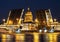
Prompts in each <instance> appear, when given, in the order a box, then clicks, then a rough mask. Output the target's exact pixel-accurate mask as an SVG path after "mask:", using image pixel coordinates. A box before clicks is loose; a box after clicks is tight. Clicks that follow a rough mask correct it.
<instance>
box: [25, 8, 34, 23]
mask: <svg viewBox="0 0 60 42" xmlns="http://www.w3.org/2000/svg"><path fill="white" fill-rule="evenodd" d="M24 22H33V15H32V12H31V11H30V8H28V9H27V11H26V12H25V16H24Z"/></svg>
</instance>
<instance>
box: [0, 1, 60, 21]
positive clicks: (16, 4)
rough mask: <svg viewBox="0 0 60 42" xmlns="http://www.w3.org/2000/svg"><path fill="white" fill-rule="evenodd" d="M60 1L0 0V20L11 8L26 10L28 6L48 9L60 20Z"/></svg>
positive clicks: (34, 8) (32, 9)
mask: <svg viewBox="0 0 60 42" xmlns="http://www.w3.org/2000/svg"><path fill="white" fill-rule="evenodd" d="M59 3H60V1H58V0H57V1H56V0H55V1H53V0H46V1H44V0H8V1H7V0H1V1H0V21H2V19H3V18H5V19H7V17H8V14H9V11H10V10H11V9H20V8H24V9H25V10H27V8H28V7H30V9H31V11H32V12H33V15H34V11H35V10H37V9H38V10H39V9H50V10H51V13H52V17H53V18H56V19H58V21H60V5H59Z"/></svg>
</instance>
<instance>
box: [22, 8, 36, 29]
mask: <svg viewBox="0 0 60 42" xmlns="http://www.w3.org/2000/svg"><path fill="white" fill-rule="evenodd" d="M22 25H23V26H22V30H36V28H35V24H34V22H33V15H32V12H31V11H30V8H28V9H27V11H26V12H25V16H24V21H23V24H22Z"/></svg>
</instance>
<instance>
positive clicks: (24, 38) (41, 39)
mask: <svg viewBox="0 0 60 42" xmlns="http://www.w3.org/2000/svg"><path fill="white" fill-rule="evenodd" d="M0 42H60V33H27V34H15V35H9V34H0Z"/></svg>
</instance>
